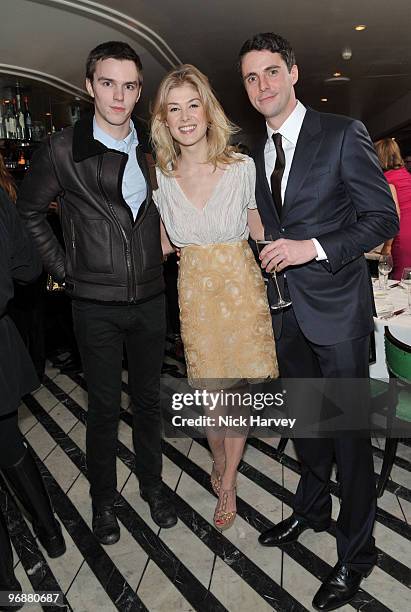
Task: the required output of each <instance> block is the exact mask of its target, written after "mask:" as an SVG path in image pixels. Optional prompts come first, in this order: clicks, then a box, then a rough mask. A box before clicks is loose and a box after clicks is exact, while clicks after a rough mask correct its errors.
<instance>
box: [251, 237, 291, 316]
mask: <svg viewBox="0 0 411 612" xmlns="http://www.w3.org/2000/svg"><path fill="white" fill-rule="evenodd" d="M273 240H274V238H273V236H271V235H270V234H266V240H256V241H255V242H256V244H257V251H258V254H260V253H261V251H262V250H263V248H264V247H265V246H266V245H267V244H270V243H271V242H273ZM269 274H270V276H271V279H272V281H273V283H274V286H275V288H276V291H277V300H276V301H275V302H271V301H270V308H271V310H280V309H281V308H286V307H287V306H291V300H285V299H284V298H283V296H282V294H281V291H280V287H279V285H278V279H277V272H276V270H275V268H273V270H271V272H269Z"/></svg>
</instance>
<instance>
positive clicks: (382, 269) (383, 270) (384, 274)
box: [378, 255, 393, 289]
mask: <svg viewBox="0 0 411 612" xmlns="http://www.w3.org/2000/svg"><path fill="white" fill-rule="evenodd" d="M392 267H393V261H392V256H391V255H380V258H379V260H378V273H379V280H380V289H387V285H388V275H389V273H390V272H391V270H392ZM381 279H382V281H383V282H382V287H381Z"/></svg>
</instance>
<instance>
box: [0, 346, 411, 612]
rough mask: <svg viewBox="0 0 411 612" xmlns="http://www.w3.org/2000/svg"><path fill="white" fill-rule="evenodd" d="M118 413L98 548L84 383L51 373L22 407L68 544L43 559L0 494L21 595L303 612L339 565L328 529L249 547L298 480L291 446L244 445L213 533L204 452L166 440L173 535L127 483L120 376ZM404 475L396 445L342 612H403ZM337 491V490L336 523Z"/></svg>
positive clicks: (406, 584)
mask: <svg viewBox="0 0 411 612" xmlns="http://www.w3.org/2000/svg"><path fill="white" fill-rule="evenodd" d="M164 375H165V376H168V377H169V380H170V386H172V384H173V380H174V379H175V378H178V377H181V376H183V375H184V370H183V366H182V364H181V363H180V362H179V361H178V360H176V359H175V358H174V357H173V355H172V353H170V352H169V353H168V354H167V356H166V362H165V367H164ZM123 403H124V405H123V410H122V412H121V421H120V427H119V444H118V449H117V455H118V461H117V472H118V491H119V498H118V502H117V504H116V507H117V514H118V517H119V521H120V527H121V539H120V541H119V542H118V543H117V544H115V545H114V546H107V547H103V546H101V545H100V544H99V543H98V542H97V541H96V539H95V538H94V536H93V534H92V531H91V507H90V506H91V505H90V499H89V495H88V482H87V479H86V466H85V456H84V446H85V422H86V417H87V408H86V391H85V383H84V379H83V377H82V376H79V375H73V376H72V377H71V378H70V377H67V376H64V375H61V374H59V373H58V372H57V371H56V370H53V369H49V370H48V378H47V380H46V382H45V384H44V386H43V387H42V388H41V389H40V390H39V391H37V393H35V394H34V395H33V396H30V397H28V398H27V399H26V401H25V404H24V405H23V406H22V407H21V418H20V423H21V428H22V430H23V433H25V435H26V439H27V441H28V443H29V444H30V446H31V447H32V449H33V451H34V453H35V454H36V456H37V459H38V462H39V465H40V468H41V470H42V474H43V476H44V478H45V481H46V485H47V488H48V490H49V492H50V495H51V497H52V499H53V503H54V506H55V509H56V513H57V515H58V517H59V520H60V522H61V523H62V526H63V531H64V535H65V538H66V541H67V545H68V550H67V553H66V555H65V556H63V557H61V558H59V559H55V560H52V559H48V558H47V556H46V555H45V556H43V553H42V551H41V549H40V548H39V545H38V543H37V542H36V541H35V539H34V538H33V536H32V534H31V532H30V530H29V528H28V527H27V524H26V522H25V520H24V519H23V517H22V516H21V514H20V512H19V510H18V509H17V507H16V505H15V503H14V502H13V500H12V499H10V497H9V496H8V495H6V494H5V493H1V494H0V506H1V508H2V509H3V510H5V511H6V515H7V518H8V522H9V527H10V530H11V535H12V540H13V545H14V547H15V551H16V575H17V577H18V578H19V579H20V580H21V582H22V585H23V588H24V590H26V591H34V590H56V589H60V590H61V591H63V593H64V597H65V599H64V603H63V607H62V608H60V609H67V610H69V609H72V610H74V611H75V612H83V611H84V612H86V611H87V612H90V611H91V610H97V609H98V610H101V612H106V611H111V610H116V609H117V610H120V611H126V610H127V611H128V610H150V611H153V612H160V611H161V612H162V611H164V612H165V611H167V612H172V611H174V610H176V611H177V610H178V611H184V612H185V611H187V612H188V611H190V610H199V611H213V612H214V611H216V612H217V611H220V610H221V611H223V610H229V611H236V612H242V611H244V612H245V611H248V610H250V609H252V610H255V611H256V612H257V611H258V612H260V611H261V612H264V611H265V610H279V611H284V612H291V611H300V610H301V611H302V610H311V600H312V597H313V595H314V593H315V591H316V590H317V588H318V586H319V585H320V581H321V580H322V579H323V578H324V577H325V576H326V575H327V573H328V571H329V570H330V567H331V566H332V565H334V563H335V561H336V551H335V539H334V534H335V527H334V524H333V525H332V526H331V528H330V530H329V531H328V532H325V533H319V534H314V533H313V532H310V531H309V532H306V533H304V534H303V536H302V537H301V538H300V541H299V542H298V543H295V544H292V545H289V546H287V547H284V548H283V549H270V548H268V549H265V548H263V547H261V546H259V544H258V542H257V537H258V535H259V533H260V532H261V531H263V530H264V529H266V528H268V527H270V526H271V525H273V524H275V523H277V522H278V521H280V520H282V519H283V518H285V517H286V516H288V515H289V513H290V508H289V506H290V502H291V497H292V493H293V492H294V491H295V488H296V485H297V482H298V471H299V466H298V462H297V461H296V459H295V455H294V453H293V445H292V444H291V443H289V444H288V446H287V448H286V453H285V455H283V456H281V457H279V456H278V454H277V453H276V450H275V447H276V445H277V441H273V443H271V441H270V440H267V439H266V440H264V441H261V440H256V439H253V440H250V441H249V443H248V445H247V448H246V452H245V456H244V461H243V462H242V464H241V466H240V470H239V472H240V473H239V477H238V517H237V519H236V522H235V524H234V527H233V528H231V529H230V530H228V531H227V532H224V535H223V534H221V533H220V532H218V531H217V530H215V529H214V527H213V526H212V516H213V511H214V507H215V503H216V499H215V497H214V496H213V495H212V492H211V487H210V483H209V470H210V463H211V462H210V458H209V455H208V452H207V450H206V448H205V444H204V442H203V441H202V440H191V439H189V438H179V439H175V440H174V439H172V440H171V439H167V440H165V441H164V444H163V454H164V473H163V476H164V480H165V482H166V484H167V486H168V487H169V490H170V495H171V496H172V497H173V500H174V502H175V504H176V508H177V512H178V516H179V522H178V524H177V526H176V527H175V528H173V529H170V530H162V529H159V528H158V527H157V526H156V525H155V524H154V523H153V521H152V520H151V517H150V515H149V511H148V506H147V504H146V503H145V502H143V501H142V500H141V498H140V496H139V494H138V485H137V481H136V479H135V476H134V475H133V473H132V468H133V463H134V455H133V452H134V450H133V447H132V439H131V427H130V426H131V415H130V413H129V412H128V411H127V410H126V408H127V405H128V396H127V385H126V374H125V375H124V389H123ZM374 453H375V454H374V459H375V466H376V472H378V471H379V469H380V466H381V450H380V449H379V447H378V445H377V442H375V447H374ZM410 472H411V448H410V446H409V445H407V444H401V445H400V450H399V457H398V459H397V461H396V464H395V466H394V468H393V472H392V480H391V482H390V483H389V486H388V487H387V491H386V493H385V494H384V497H383V498H382V499H381V500H379V510H378V518H377V523H376V528H375V535H376V543H377V546H378V550H379V555H378V564H377V567H376V568H375V569H374V571H373V573H372V574H371V576H370V577H369V578H368V579H367V580H366V581H365V582H364V583H363V588H362V589H361V591H360V592H359V593H358V595H357V597H356V598H355V600H354V601H353V602H352V604H350V605H347V606H345V607H344V608H341V610H343V611H348V610H355V609H361V610H365V611H367V612H386V611H389V610H392V611H395V612H396V611H398V612H403V611H404V610H407V609H408V608H409V599H410V597H409V596H410V593H409V588H410V585H411V571H410V569H409V567H408V566H409V559H410V536H411V527H410V522H411V502H410V492H411V476H410ZM336 493H337V490H336V485H335V484H334V485H333V494H334V502H335V503H334V511H333V517H334V519H335V518H336V515H337V513H338V497H337V496H336ZM30 609H31V610H36V608H35V607H31V608H30ZM38 609H39V608H37V610H38ZM48 609H50V608H48Z"/></svg>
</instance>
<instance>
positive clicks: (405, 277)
mask: <svg viewBox="0 0 411 612" xmlns="http://www.w3.org/2000/svg"><path fill="white" fill-rule="evenodd" d="M401 286H402V287H404V289H406V290H407V294H408V314H411V268H404V270H403V271H402V275H401Z"/></svg>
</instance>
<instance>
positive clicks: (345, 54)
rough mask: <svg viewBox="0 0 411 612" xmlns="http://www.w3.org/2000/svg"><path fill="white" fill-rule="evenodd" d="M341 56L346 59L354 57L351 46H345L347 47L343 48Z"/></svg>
mask: <svg viewBox="0 0 411 612" xmlns="http://www.w3.org/2000/svg"><path fill="white" fill-rule="evenodd" d="M341 57H342V58H343V59H344V60H350V59H351V57H352V51H351V49H350V47H345V49H343V50H342V51H341Z"/></svg>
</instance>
